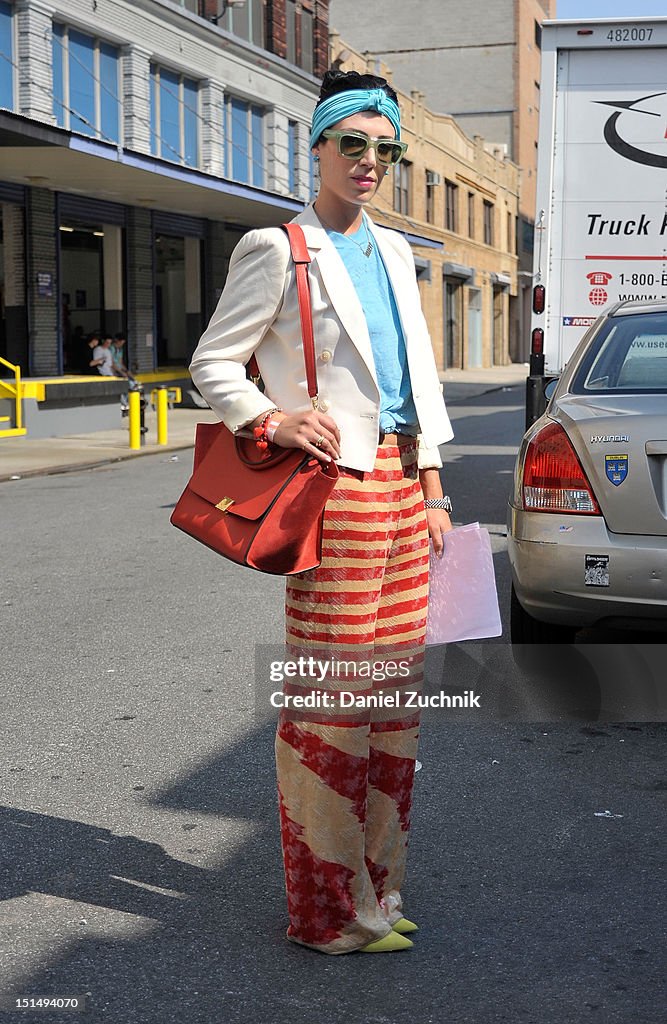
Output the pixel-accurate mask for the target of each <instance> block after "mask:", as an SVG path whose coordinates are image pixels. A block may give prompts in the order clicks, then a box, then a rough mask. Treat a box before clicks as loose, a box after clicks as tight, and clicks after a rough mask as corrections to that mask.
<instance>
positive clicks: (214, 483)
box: [190, 424, 311, 519]
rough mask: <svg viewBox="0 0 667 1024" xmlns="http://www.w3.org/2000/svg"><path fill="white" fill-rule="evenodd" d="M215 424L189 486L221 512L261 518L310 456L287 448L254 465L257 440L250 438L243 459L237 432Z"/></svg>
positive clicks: (245, 517) (248, 517) (246, 517)
mask: <svg viewBox="0 0 667 1024" xmlns="http://www.w3.org/2000/svg"><path fill="white" fill-rule="evenodd" d="M215 426H216V427H217V429H218V435H217V437H216V438H215V440H213V441H212V442H210V434H209V435H208V436H207V437H206V441H209V442H210V443H209V446H208V450H207V451H206V453H205V454H204V457H203V458H202V459H201V460H200V461H198V462H197V464H196V468H195V470H194V472H193V474H192V477H191V479H190V488H191V490H193V491H194V492H195V494H198V495H199V497H200V498H203V499H204V500H205V501H207V502H209V504H210V505H211V506H213V507H216V508H220V511H224V512H227V513H228V514H230V515H237V516H241V517H243V518H244V519H260V518H261V517H262V516H263V515H264V514H265V512H266V511H267V509H268V508H269V507H270V505H271V504H272V503H273V502H274V501H275V499H276V498H277V496H278V494H279V493H280V491H281V490H282V489H283V487H284V486H285V483H286V482H287V480H288V479H290V478H291V477H292V476H294V474H295V473H297V472H298V471H299V469H300V468H301V466H303V465H305V464H306V463H307V462H308V461H309V460H310V458H311V457H309V456H308V455H305V454H304V453H303V452H302V451H301V450H299V449H297V448H294V449H286V448H284V449H279V451H278V452H277V453H276V454H277V458H276V459H275V460H274V459H267V460H265V461H262V462H260V463H258V464H257V465H256V467H255V468H252V461H251V459H252V455H253V454H255V453H257V452H258V449H257V447H256V445H255V443H254V442H253V441H248V443H247V445H246V446H245V451H246V453H247V459H248V461H245V460H243V461H242V459H241V458H239V453H238V450H237V440H236V438H235V437H234V435H233V434H231V433H230V431H228V430H227V429H226V427H224V426H223V425H222V424H216V425H215ZM197 441H198V442H199V437H198V438H197ZM255 457H256V458H257V455H255ZM227 501H229V504H227ZM221 504H222V505H223V506H226V507H221Z"/></svg>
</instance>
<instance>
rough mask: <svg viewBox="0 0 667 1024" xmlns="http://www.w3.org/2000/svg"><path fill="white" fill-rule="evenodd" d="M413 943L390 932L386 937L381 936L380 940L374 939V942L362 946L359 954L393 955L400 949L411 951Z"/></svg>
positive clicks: (402, 936)
mask: <svg viewBox="0 0 667 1024" xmlns="http://www.w3.org/2000/svg"><path fill="white" fill-rule="evenodd" d="M413 945H414V943H413V942H410V939H406V938H405V936H404V935H399V933H398V932H395V931H393V930H392V931H390V932H389V934H388V935H383V937H382V938H381V939H376V940H375V942H369V943H368V945H367V946H362V947H361V949H360V950H359V952H360V953H395V952H397V951H398V950H400V949H412V947H413Z"/></svg>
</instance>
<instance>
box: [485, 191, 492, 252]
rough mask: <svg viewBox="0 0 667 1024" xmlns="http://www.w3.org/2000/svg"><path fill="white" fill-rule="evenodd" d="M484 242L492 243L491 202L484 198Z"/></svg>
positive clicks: (486, 243)
mask: <svg viewBox="0 0 667 1024" xmlns="http://www.w3.org/2000/svg"><path fill="white" fill-rule="evenodd" d="M484 244H485V245H493V203H490V202H489V201H488V199H485V200H484Z"/></svg>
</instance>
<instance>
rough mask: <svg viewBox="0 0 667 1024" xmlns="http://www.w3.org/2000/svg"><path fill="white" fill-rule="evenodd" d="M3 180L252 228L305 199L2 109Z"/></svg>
mask: <svg viewBox="0 0 667 1024" xmlns="http://www.w3.org/2000/svg"><path fill="white" fill-rule="evenodd" d="M0 164H1V167H2V170H1V171H0V174H1V175H2V178H3V179H4V180H5V181H9V182H14V183H15V184H18V185H33V186H37V187H40V188H48V189H51V190H52V191H54V192H69V193H74V194H79V195H84V196H90V197H95V198H98V199H106V200H108V201H110V202H114V203H123V204H125V205H127V206H139V207H144V208H145V209H150V210H169V211H171V212H178V213H183V214H189V215H191V216H195V217H206V218H207V219H209V220H219V221H226V222H227V223H231V224H234V223H238V224H242V225H253V226H256V227H268V226H271V225H274V224H279V223H280V222H281V221H283V220H291V219H292V217H294V216H295V215H296V214H297V213H300V212H301V210H303V208H304V206H305V204H304V203H303V202H301V201H300V200H298V199H292V198H290V197H289V196H280V195H277V194H276V193H274V192H268V191H266V190H264V189H260V188H254V187H253V186H252V185H244V184H241V183H239V182H235V181H228V180H227V179H225V178H217V177H215V176H214V175H212V174H204V173H203V172H202V171H197V170H194V169H193V168H190V167H183V166H181V165H180V164H173V163H170V162H169V161H167V160H161V159H158V158H157V157H153V156H148V155H146V154H144V153H136V152H134V151H131V150H127V149H123V148H122V147H120V146H113V145H111V144H109V143H106V142H100V141H98V140H96V139H89V138H87V137H85V136H81V135H76V134H75V133H73V132H68V131H65V130H64V129H62V128H55V127H51V126H48V125H44V124H43V123H42V122H40V121H35V120H33V119H31V118H27V117H23V116H22V115H19V114H12V113H9V112H6V111H3V112H1V113H0Z"/></svg>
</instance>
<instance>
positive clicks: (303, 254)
mask: <svg viewBox="0 0 667 1024" xmlns="http://www.w3.org/2000/svg"><path fill="white" fill-rule="evenodd" d="M280 226H281V227H282V229H283V231H285V233H286V234H287V237H288V239H289V244H290V251H291V254H292V262H293V263H294V270H295V273H296V291H297V297H298V300H299V317H300V319H301V337H302V338H303V357H304V361H305V364H306V382H307V385H308V395H309V397H310V400H311V402H312V405H313V408H314V409H317V370H316V367H315V339H314V335H313V312H312V308H311V302H310V282H309V280H308V264H309V263H310V253H309V252H308V246H307V245H306V238H305V235H304V233H303V230H302V228H301V227H300V226H299V225H298V224H281V225H280ZM248 369H249V371H250V376H251V377H253V378H258V379H259V376H260V374H259V368H258V366H257V360H256V359H255V356H254V354H253V355H252V356H251V357H250V359H249V361H248Z"/></svg>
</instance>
